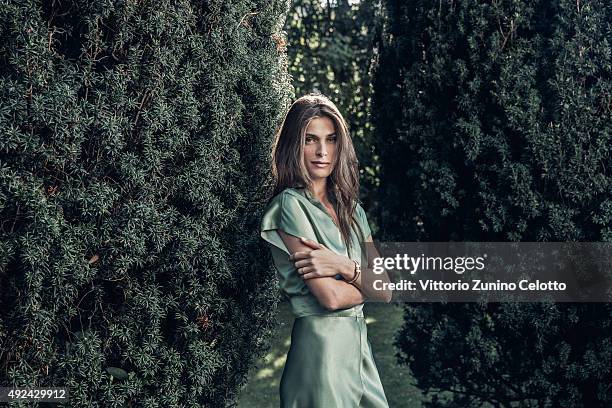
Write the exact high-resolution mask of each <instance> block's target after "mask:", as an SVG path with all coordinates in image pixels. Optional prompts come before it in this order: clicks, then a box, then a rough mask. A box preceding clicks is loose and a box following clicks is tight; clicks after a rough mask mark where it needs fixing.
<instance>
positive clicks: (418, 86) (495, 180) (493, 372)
mask: <svg viewBox="0 0 612 408" xmlns="http://www.w3.org/2000/svg"><path fill="white" fill-rule="evenodd" d="M385 6H386V11H387V14H388V20H387V26H386V28H385V34H384V38H383V41H382V42H381V43H380V50H379V52H380V60H379V65H378V68H377V72H376V82H375V95H374V101H373V115H374V125H375V128H376V134H377V142H376V150H377V152H378V154H379V155H380V162H381V169H380V170H381V172H380V180H381V186H380V194H379V196H378V197H377V202H378V203H379V204H380V205H379V206H378V208H377V210H376V215H377V219H378V222H379V224H380V226H381V229H382V230H383V231H384V232H385V233H386V238H387V239H394V240H403V241H412V240H424V241H612V171H611V168H612V166H610V163H611V158H612V121H610V117H611V113H612V36H611V26H610V21H612V6H610V4H609V3H608V2H605V1H603V0H599V1H593V2H576V1H573V0H572V1H568V0H555V1H551V0H546V1H544V0H539V1H526V0H521V1H486V2H480V1H474V0H472V1H465V2H448V1H399V0H398V1H392V0H389V1H386V3H385ZM390 135H393V136H392V137H391V136H390ZM611 317H612V306H611V305H610V304H519V305H516V304H499V303H497V304H489V305H485V306H479V305H476V304H452V305H445V304H432V305H419V306H411V305H407V307H406V317H405V319H406V321H405V326H404V328H403V331H402V332H401V333H400V335H399V336H398V345H399V346H400V348H401V349H402V352H401V355H400V358H401V360H402V361H403V362H404V363H407V364H409V365H410V367H411V369H412V371H413V373H414V375H415V376H416V377H417V378H418V381H419V383H418V384H419V386H420V387H422V388H423V389H425V390H428V389H432V390H436V389H437V390H440V389H446V390H452V391H456V394H455V397H454V398H453V399H452V400H451V401H447V402H443V401H441V400H440V401H436V400H434V401H433V405H434V406H461V407H465V406H470V404H472V406H481V404H482V402H483V401H489V402H490V403H492V404H494V405H495V406H504V407H509V406H511V404H512V403H515V404H516V403H517V402H519V401H520V402H521V403H522V404H523V405H524V406H565V407H580V406H585V407H595V406H602V407H603V406H609V405H610V403H611V402H612V391H611V390H610V383H612V369H611V367H612V347H611V346H612V325H611Z"/></svg>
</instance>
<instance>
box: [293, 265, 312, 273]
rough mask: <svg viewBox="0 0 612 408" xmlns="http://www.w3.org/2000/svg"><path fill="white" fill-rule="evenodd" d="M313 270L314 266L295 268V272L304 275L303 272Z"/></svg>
mask: <svg viewBox="0 0 612 408" xmlns="http://www.w3.org/2000/svg"><path fill="white" fill-rule="evenodd" d="M314 270H315V269H314V268H312V267H310V266H304V267H303V268H298V269H297V272H298V273H299V274H300V275H304V274H307V273H310V272H313V271H314Z"/></svg>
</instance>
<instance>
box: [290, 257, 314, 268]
mask: <svg viewBox="0 0 612 408" xmlns="http://www.w3.org/2000/svg"><path fill="white" fill-rule="evenodd" d="M293 265H294V266H295V267H296V268H302V267H304V266H311V265H312V261H311V260H310V259H302V260H301V261H297V262H294V264H293Z"/></svg>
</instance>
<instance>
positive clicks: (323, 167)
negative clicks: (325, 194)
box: [304, 116, 337, 180]
mask: <svg viewBox="0 0 612 408" xmlns="http://www.w3.org/2000/svg"><path fill="white" fill-rule="evenodd" d="M335 131H336V129H335V127H334V122H333V121H332V120H331V119H330V118H328V117H327V116H321V117H318V118H314V119H312V120H311V121H310V123H309V124H308V127H307V128H306V137H305V139H306V140H305V144H304V165H305V166H306V169H307V170H308V174H309V175H310V178H311V179H312V180H316V179H322V178H326V177H328V176H329V175H330V174H331V172H332V170H333V169H334V165H335V159H336V141H337V136H336V133H335Z"/></svg>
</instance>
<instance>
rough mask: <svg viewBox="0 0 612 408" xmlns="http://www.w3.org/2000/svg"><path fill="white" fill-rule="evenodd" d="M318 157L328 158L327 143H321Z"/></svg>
mask: <svg viewBox="0 0 612 408" xmlns="http://www.w3.org/2000/svg"><path fill="white" fill-rule="evenodd" d="M317 156H319V157H325V156H327V148H326V147H325V143H319V146H318V149H317Z"/></svg>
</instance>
